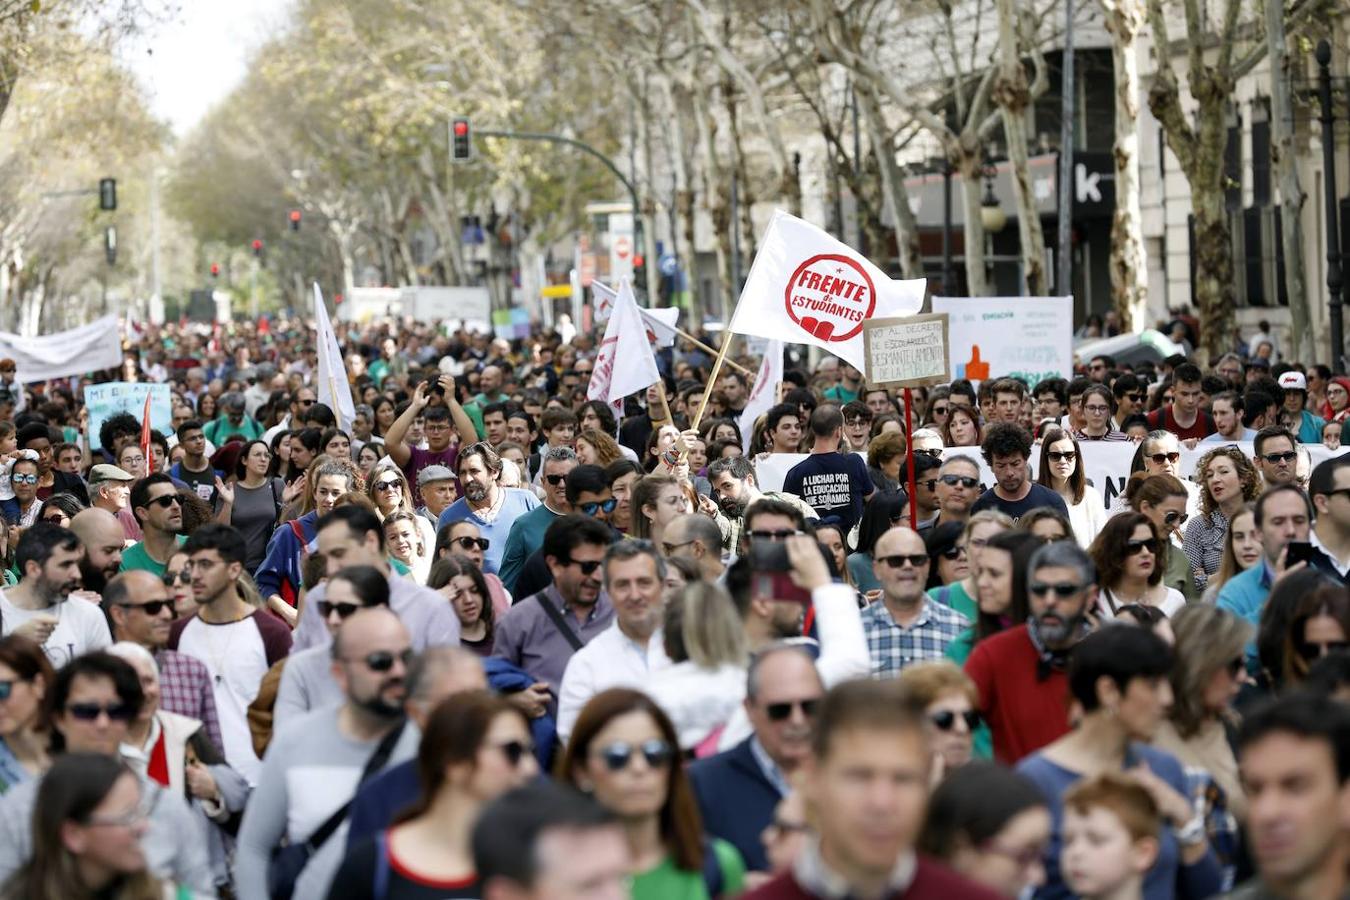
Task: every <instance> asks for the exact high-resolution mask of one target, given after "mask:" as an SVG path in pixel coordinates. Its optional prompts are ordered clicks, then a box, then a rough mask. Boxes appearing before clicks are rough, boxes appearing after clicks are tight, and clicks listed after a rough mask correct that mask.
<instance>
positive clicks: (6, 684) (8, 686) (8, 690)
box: [0, 678, 27, 702]
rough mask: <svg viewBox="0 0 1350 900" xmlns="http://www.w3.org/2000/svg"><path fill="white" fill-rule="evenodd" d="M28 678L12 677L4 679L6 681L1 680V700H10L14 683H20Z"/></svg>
mask: <svg viewBox="0 0 1350 900" xmlns="http://www.w3.org/2000/svg"><path fill="white" fill-rule="evenodd" d="M26 680H27V679H23V678H20V679H12V678H11V679H6V680H4V681H0V702H4V701H5V700H8V699H9V697H10V695H11V694H13V693H14V685H16V684H18V683H19V682H20V681H26Z"/></svg>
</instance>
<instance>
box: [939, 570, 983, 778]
mask: <svg viewBox="0 0 1350 900" xmlns="http://www.w3.org/2000/svg"><path fill="white" fill-rule="evenodd" d="M963 593H964V592H963ZM970 618H971V619H972V620H973V619H974V615H973V614H972V615H971V617H970ZM974 649H975V629H974V628H967V629H966V630H965V631H963V632H961V633H960V634H958V635H957V636H956V640H954V641H952V642H951V643H950V644H948V645H947V649H946V651H945V652H944V653H943V655H944V656H945V657H947V659H949V660H951V661H952V662H954V663H956V664H957V665H958V666H960V667H961V668H963V669H964V668H965V667H966V660H968V659H970V651H972V650H974ZM970 752H971V755H972V756H974V757H975V758H976V759H993V758H994V736H993V734H991V733H990V731H989V723H988V722H985V721H981V722H980V725H979V727H978V728H976V729H975V733H974V734H972V735H971V743H970Z"/></svg>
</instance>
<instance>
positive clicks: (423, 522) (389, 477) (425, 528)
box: [366, 464, 436, 580]
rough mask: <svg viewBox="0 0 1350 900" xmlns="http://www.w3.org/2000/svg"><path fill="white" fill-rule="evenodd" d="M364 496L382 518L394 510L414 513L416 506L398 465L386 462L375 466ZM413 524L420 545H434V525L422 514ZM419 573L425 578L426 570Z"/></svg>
mask: <svg viewBox="0 0 1350 900" xmlns="http://www.w3.org/2000/svg"><path fill="white" fill-rule="evenodd" d="M366 496H367V497H369V498H370V499H371V501H372V502H373V503H374V504H375V511H376V513H377V514H378V515H379V517H380V519H382V520H383V519H387V518H389V517H390V516H392V515H393V514H394V513H396V512H406V513H413V514H414V515H416V512H417V507H416V506H414V505H413V497H412V488H411V487H409V486H408V479H407V477H406V476H404V474H403V472H402V470H401V469H399V467H398V466H394V465H388V464H386V465H382V466H377V467H376V469H375V473H374V474H373V475H372V476H371V478H370V481H369V482H368V486H367V487H366ZM414 524H415V525H416V526H417V531H418V534H419V535H420V536H421V539H422V546H423V547H426V548H428V550H430V548H433V547H435V546H436V526H435V525H433V524H432V523H431V521H430V520H429V519H427V518H426V517H424V516H416V518H415V520H414ZM425 568H427V569H430V568H431V561H430V560H428V561H427V564H426V566H425ZM421 575H422V577H423V578H425V577H426V572H422V573H421ZM419 580H420V579H419Z"/></svg>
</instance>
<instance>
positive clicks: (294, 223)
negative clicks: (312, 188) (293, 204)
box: [290, 209, 300, 231]
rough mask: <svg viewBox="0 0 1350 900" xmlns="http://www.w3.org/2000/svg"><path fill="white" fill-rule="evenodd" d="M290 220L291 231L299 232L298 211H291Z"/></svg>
mask: <svg viewBox="0 0 1350 900" xmlns="http://www.w3.org/2000/svg"><path fill="white" fill-rule="evenodd" d="M290 218H291V231H299V230H300V210H298V209H293V210H291V216H290Z"/></svg>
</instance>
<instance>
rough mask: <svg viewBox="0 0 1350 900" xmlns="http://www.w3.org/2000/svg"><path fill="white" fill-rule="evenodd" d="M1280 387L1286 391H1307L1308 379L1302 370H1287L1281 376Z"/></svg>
mask: <svg viewBox="0 0 1350 900" xmlns="http://www.w3.org/2000/svg"><path fill="white" fill-rule="evenodd" d="M1280 387H1282V388H1284V389H1285V390H1286V391H1303V392H1304V393H1307V390H1308V379H1306V378H1304V377H1303V373H1302V372H1285V373H1284V374H1283V375H1281V376H1280Z"/></svg>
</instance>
